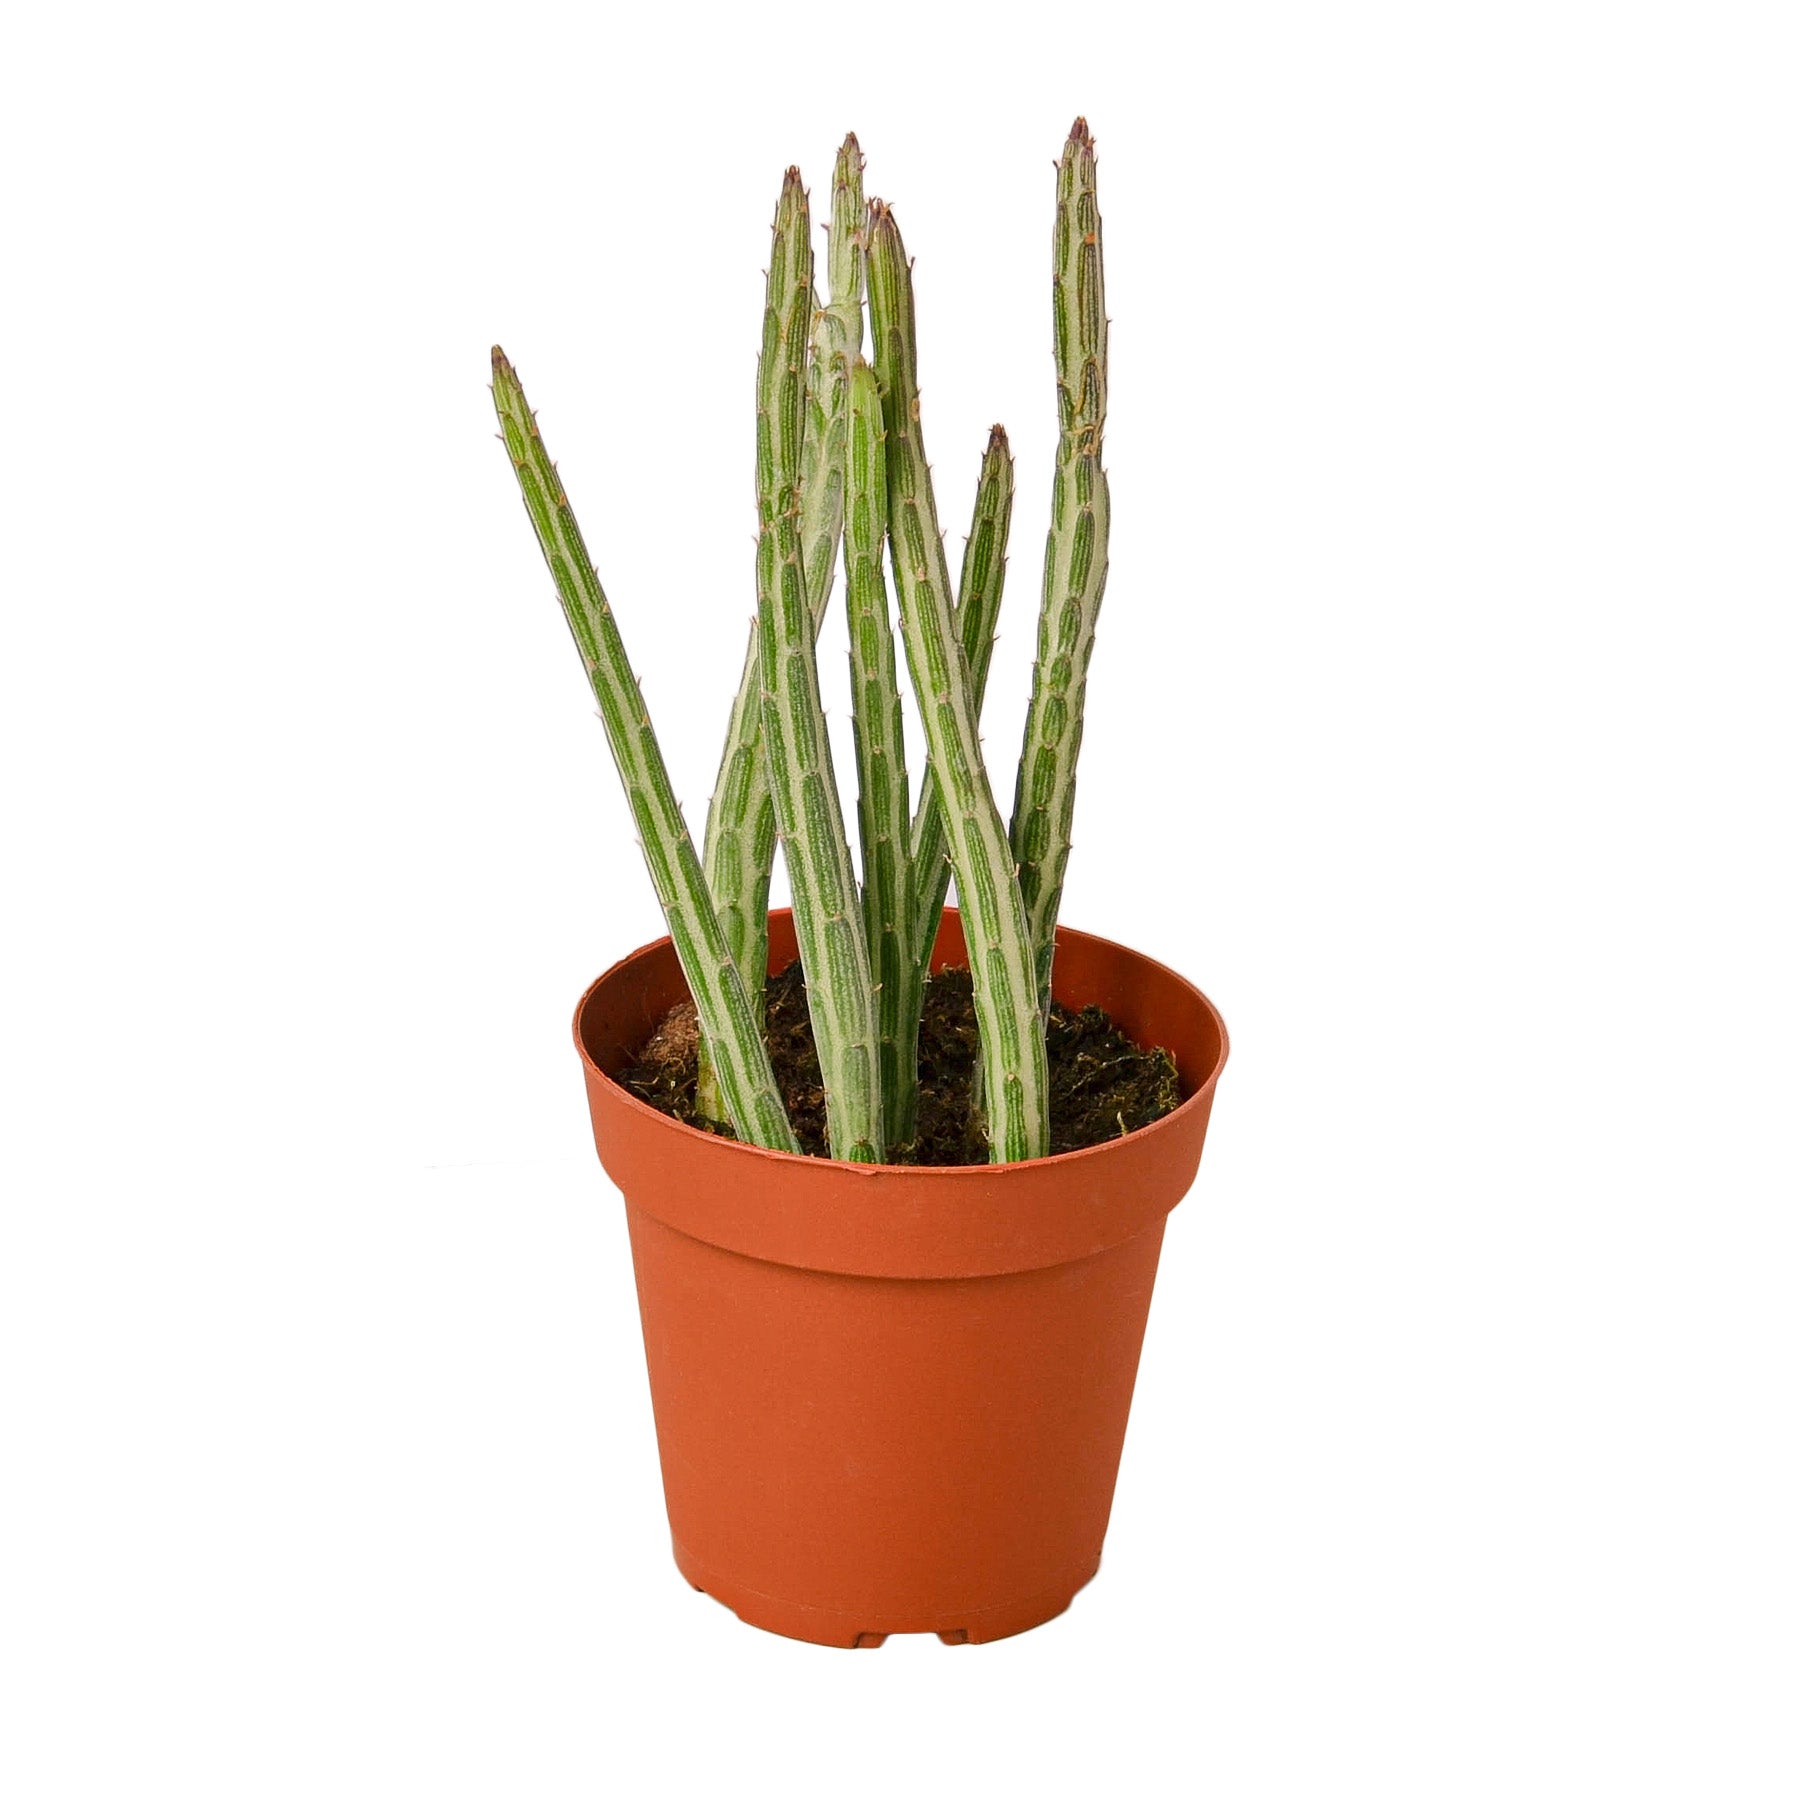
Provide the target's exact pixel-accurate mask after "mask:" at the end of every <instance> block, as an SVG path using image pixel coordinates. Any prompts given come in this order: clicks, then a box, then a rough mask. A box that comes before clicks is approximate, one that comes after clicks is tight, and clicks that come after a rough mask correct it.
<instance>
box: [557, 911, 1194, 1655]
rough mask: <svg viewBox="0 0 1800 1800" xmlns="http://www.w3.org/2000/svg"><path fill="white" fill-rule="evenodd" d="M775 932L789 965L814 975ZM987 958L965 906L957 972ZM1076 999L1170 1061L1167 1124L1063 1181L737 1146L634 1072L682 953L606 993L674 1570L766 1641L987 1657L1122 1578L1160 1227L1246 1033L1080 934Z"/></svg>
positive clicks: (942, 942)
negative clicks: (627, 1072)
mask: <svg viewBox="0 0 1800 1800" xmlns="http://www.w3.org/2000/svg"><path fill="white" fill-rule="evenodd" d="M794 954H795V950H794V932H793V925H792V922H791V919H790V917H789V915H788V913H787V912H785V911H780V912H775V913H772V914H771V915H770V928H769V955H770V966H771V969H772V970H773V969H779V968H782V967H784V966H785V965H786V964H787V963H788V962H789V961H790V960H791V959H792V958H793V956H794ZM965 960H966V957H965V953H964V949H963V938H962V929H961V925H960V923H959V921H958V919H957V916H956V913H955V912H954V911H953V910H946V912H945V914H944V919H943V927H942V930H941V931H940V933H939V936H938V942H937V948H936V951H935V954H934V957H933V965H934V967H943V966H945V965H949V964H956V963H960V962H963V961H965ZM1055 989H1056V995H1057V998H1058V999H1059V1000H1061V1001H1062V1002H1063V1003H1064V1004H1065V1005H1067V1006H1084V1005H1088V1004H1090V1003H1093V1004H1098V1005H1100V1006H1103V1007H1104V1008H1105V1009H1106V1010H1107V1012H1109V1013H1110V1014H1111V1015H1112V1016H1113V1018H1114V1019H1115V1020H1116V1021H1117V1022H1118V1023H1119V1024H1120V1025H1121V1026H1122V1027H1123V1028H1124V1030H1125V1031H1127V1032H1128V1033H1130V1035H1131V1036H1132V1037H1134V1038H1135V1039H1137V1040H1138V1041H1139V1042H1140V1043H1145V1044H1158V1045H1163V1046H1166V1047H1167V1048H1168V1049H1169V1050H1171V1051H1172V1052H1173V1053H1174V1056H1175V1059H1176V1062H1177V1064H1178V1066H1179V1068H1180V1070H1181V1078H1182V1087H1183V1091H1184V1093H1185V1095H1186V1098H1185V1100H1184V1101H1183V1103H1182V1105H1181V1106H1180V1107H1179V1108H1177V1110H1176V1111H1174V1112H1173V1113H1171V1114H1169V1115H1168V1116H1167V1117H1166V1118H1163V1119H1159V1120H1158V1121H1157V1122H1156V1123H1155V1124H1153V1125H1149V1126H1146V1127H1144V1128H1143V1129H1142V1130H1139V1131H1135V1132H1132V1133H1131V1134H1130V1135H1128V1136H1123V1137H1120V1138H1117V1139H1115V1140H1114V1141H1112V1142H1110V1143H1106V1144H1102V1145H1097V1146H1095V1147H1093V1148H1091V1149H1087V1150H1078V1151H1074V1152H1071V1153H1070V1154H1068V1155H1064V1156H1053V1157H1045V1158H1043V1159H1041V1160H1039V1161H1034V1162H1023V1163H1012V1164H1005V1165H1001V1166H997V1167H995V1166H984V1167H975V1168H960V1169H909V1168H885V1167H878V1168H869V1167H863V1166H859V1165H856V1164H851V1163H842V1162H830V1161H826V1160H824V1159H823V1158H817V1157H803V1156H789V1155H783V1154H781V1153H779V1152H775V1151H769V1150H760V1149H756V1148H754V1147H752V1146H749V1145H745V1144H739V1143H735V1142H733V1141H731V1140H730V1139H728V1138H721V1137H714V1136H712V1135H710V1134H708V1133H706V1132H702V1131H697V1130H695V1129H693V1128H692V1127H691V1126H687V1125H683V1124H681V1123H680V1122H679V1121H677V1120H675V1119H672V1118H669V1117H668V1116H667V1115H665V1114H663V1113H660V1112H658V1111H656V1110H655V1109H654V1108H653V1107H650V1106H647V1105H645V1104H644V1103H643V1102H642V1101H640V1100H638V1099H637V1098H636V1097H635V1096H633V1095H632V1094H630V1093H628V1092H627V1091H626V1089H625V1088H623V1087H622V1086H620V1085H619V1084H618V1082H617V1081H616V1080H614V1077H615V1076H616V1075H617V1074H618V1073H619V1072H620V1071H622V1070H623V1069H624V1068H625V1067H627V1066H628V1065H629V1064H630V1062H631V1061H632V1060H633V1058H634V1056H635V1055H636V1054H637V1052H638V1051H639V1050H640V1049H641V1048H642V1046H643V1044H644V1042H645V1040H646V1039H647V1037H648V1036H649V1034H650V1032H651V1030H652V1028H653V1027H654V1026H655V1024H656V1022H657V1021H658V1020H659V1019H660V1018H661V1017H662V1015H663V1014H664V1013H665V1012H666V1011H667V1010H668V1009H669V1007H671V1006H673V1005H674V1004H676V1003H677V1002H678V1001H681V1000H684V999H686V998H687V989H686V986H685V984H684V982H683V980H682V976H681V970H680V966H679V965H678V963H677V962H676V959H675V953H674V950H673V948H672V947H671V946H670V943H669V940H668V939H667V938H664V939H662V940H661V941H660V942H658V943H655V944H651V945H649V946H648V947H647V948H645V949H642V950H639V951H638V952H637V953H636V954H635V955H632V956H628V957H627V958H626V959H625V960H624V961H623V962H621V963H619V964H617V965H616V966H615V967H614V968H612V969H609V970H608V971H607V972H606V973H605V974H604V975H602V976H601V977H600V979H599V980H598V981H596V982H595V983H594V985H593V986H592V987H591V988H589V989H588V991H587V993H586V994H585V995H583V996H582V1000H581V1004H580V1006H579V1007H578V1008H577V1009H576V1013H575V1041H576V1045H577V1047H578V1049H579V1050H580V1052H581V1057H582V1061H583V1063H584V1064H585V1066H586V1071H587V1091H588V1103H589V1106H590V1108H591V1109H592V1112H593V1121H594V1143H595V1145H596V1147H597V1148H598V1150H599V1152H600V1160H601V1162H602V1163H603V1164H604V1165H605V1168H606V1172H607V1174H608V1175H610V1176H611V1177H612V1179H613V1180H614V1182H616V1183H617V1184H618V1186H619V1188H620V1190H621V1191H622V1192H623V1194H624V1196H625V1212H626V1218H627V1221H628V1223H629V1226H630V1231H631V1254H632V1261H633V1264H634V1267H635V1270H636V1275H637V1291H638V1304H639V1308H640V1310H641V1313H642V1319H643V1328H644V1351H645V1356H646V1358H647V1360H648V1362H649V1369H650V1396H651V1402H652V1405H653V1407H654V1410H655V1414H656V1435H657V1442H658V1446H659V1449H660V1451H661V1456H662V1474H663V1491H664V1495H665V1497H666V1499H667V1502H668V1509H669V1527H670V1532H671V1535H672V1537H673V1540H674V1551H675V1561H676V1564H677V1566H678V1567H679V1568H680V1570H681V1572H682V1574H683V1575H685V1576H686V1577H687V1579H688V1580H689V1581H690V1582H691V1583H692V1584H693V1585H694V1586H695V1587H697V1588H700V1589H702V1590H704V1591H705V1592H706V1593H708V1594H711V1595H713V1596H714V1597H715V1598H716V1599H718V1600H721V1601H723V1602H724V1603H725V1604H726V1605H727V1606H729V1607H730V1608H731V1609H732V1610H733V1611H734V1612H735V1613H737V1615H738V1616H739V1617H740V1618H741V1619H744V1620H745V1621H747V1622H748V1623H749V1624H752V1625H759V1626H761V1627H763V1628H764V1629H765V1630H768V1631H775V1632H780V1633H782V1634H783V1635H785V1636H787V1637H794V1638H803V1639H806V1640H807V1641H809V1642H812V1643H817V1644H834V1645H841V1646H845V1647H857V1646H871V1645H876V1644H879V1643H880V1642H881V1641H882V1640H883V1639H884V1638H885V1637H886V1636H887V1635H888V1633H890V1632H896V1631H934V1632H936V1633H937V1634H938V1636H939V1637H941V1638H942V1639H944V1641H945V1642H946V1643H959V1644H960V1643H982V1642H984V1641H986V1640H988V1639H992V1638H1001V1637H1007V1636H1010V1635H1011V1634H1012V1633H1014V1632H1019V1631H1025V1630H1027V1629H1029V1628H1030V1627H1031V1626H1034V1625H1040V1624H1042V1623H1043V1622H1044V1621H1045V1620H1047V1619H1051V1618H1054V1617H1055V1616H1056V1615H1057V1614H1058V1613H1060V1612H1062V1611H1063V1610H1064V1608H1066V1607H1067V1606H1068V1604H1069V1602H1070V1600H1071V1599H1073V1598H1074V1595H1075V1593H1076V1591H1077V1590H1078V1589H1079V1588H1081V1587H1082V1586H1083V1585H1084V1584H1085V1583H1086V1582H1087V1581H1089V1580H1090V1579H1091V1578H1092V1576H1093V1574H1094V1572H1095V1570H1096V1569H1097V1568H1098V1567H1099V1563H1100V1547H1101V1541H1102V1539H1103V1538H1104V1537H1105V1535H1106V1523H1107V1517H1108V1514H1109V1513H1110V1511H1111V1508H1112V1497H1113V1484H1114V1481H1115V1479H1116V1478H1117V1475H1118V1468H1119V1453H1120V1451H1121V1449H1122V1448H1123V1445H1124V1441H1125V1421H1126V1415H1127V1414H1128V1412H1129V1411H1130V1407H1131V1390H1132V1384H1133V1382H1134V1380H1135V1378H1136V1375H1137V1364H1138V1353H1139V1351H1140V1349H1141V1347H1142V1345H1143V1339H1144V1323H1145V1320H1146V1318H1147V1316H1148V1314H1149V1309H1150V1290H1151V1285H1152V1283H1153V1282H1154V1280H1155V1278H1156V1264H1157V1257H1158V1254H1159V1252H1160V1250H1161V1248H1162V1236H1163V1222H1164V1220H1165V1218H1166V1217H1167V1215H1168V1213H1169V1211H1170V1209H1171V1208H1173V1207H1174V1206H1175V1204H1176V1203H1177V1202H1178V1201H1179V1200H1180V1199H1181V1197H1182V1195H1183V1194H1185V1193H1186V1192H1187V1190H1188V1187H1189V1185H1190V1184H1191V1183H1192V1181H1193V1179H1194V1174H1195V1171H1196V1169H1197V1168H1198V1166H1199V1162H1200V1150H1201V1145H1202V1143H1203V1142H1204V1140H1205V1136H1206V1125H1207V1118H1208V1115H1209V1114H1210V1112H1211V1110H1212V1098H1213V1087H1214V1084H1215V1083H1216V1082H1217V1080H1218V1077H1219V1071H1220V1070H1221V1069H1222V1068H1223V1067H1224V1064H1225V1056H1226V1037H1225V1025H1224V1021H1223V1020H1221V1019H1220V1017H1219V1015H1218V1013H1217V1012H1216V1011H1215V1010H1214V1008H1213V1006H1212V1004H1211V1002H1210V1001H1208V1000H1207V999H1206V997H1205V996H1204V995H1203V994H1202V993H1200V992H1199V990H1198V989H1197V988H1194V987H1192V986H1190V985H1189V984H1188V983H1187V982H1185V981H1183V980H1182V979H1181V977H1180V976H1178V975H1176V974H1174V973H1173V972H1172V971H1170V970H1168V969H1166V968H1164V967H1162V966H1161V964H1159V963H1154V962H1152V961H1150V960H1149V959H1148V958H1147V957H1143V956H1138V955H1136V954H1134V953H1133V952H1132V951H1130V950H1126V949H1124V948H1122V947H1121V946H1119V945H1117V944H1111V943H1108V942H1107V941H1106V940H1105V939H1103V938H1097V937H1089V936H1087V935H1085V934H1084V933H1082V932H1078V931H1067V930H1061V929H1059V930H1058V932H1057V952H1056V973H1055Z"/></svg>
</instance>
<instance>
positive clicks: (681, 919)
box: [494, 345, 800, 1151]
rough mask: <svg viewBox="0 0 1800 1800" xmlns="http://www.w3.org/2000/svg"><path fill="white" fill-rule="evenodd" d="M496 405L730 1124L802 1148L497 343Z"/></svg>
mask: <svg viewBox="0 0 1800 1800" xmlns="http://www.w3.org/2000/svg"><path fill="white" fill-rule="evenodd" d="M494 410H495V412H496V413H497V414H498V416H499V420H500V431H501V436H502V438H503V439H504V441H505V443H506V450H507V455H508V456H509V457H510V458H511V459H512V465H513V472H514V473H515V474H516V475H517V477H518V480H519V492H520V493H521V495H523V497H524V501H525V511H526V513H527V514H528V515H529V516H530V519H531V524H532V529H533V530H534V531H535V532H536V533H537V540H538V545H539V547H540V548H541V549H542V551H543V553H544V561H545V562H546V563H548V564H549V567H550V574H551V578H552V580H553V581H554V582H555V583H556V593H557V598H558V599H559V600H560V601H561V602H562V609H563V616H564V617H565V618H566V619H567V620H568V623H569V631H570V634H571V635H572V636H573V637H574V639H575V647H576V649H577V650H579V651H580V653H581V661H582V666H583V668H585V669H586V671H587V677H588V681H589V683H590V684H591V685H592V687H593V690H594V698H595V699H596V700H597V701H598V702H599V704H600V719H601V722H602V724H603V725H604V726H605V728H606V741H607V744H608V745H609V746H610V748H611V750H612V755H613V761H614V763H615V764H616V765H617V766H618V771H619V779H620V780H621V781H622V782H623V783H624V786H625V796H626V799H627V800H628V801H629V802H630V805H631V812H632V817H633V818H634V819H635V820H636V821H637V829H638V838H639V841H640V843H641V844H642V846H643V852H644V861H645V863H646V864H648V866H649V869H650V879H651V880H652V881H653V882H654V883H655V885H656V897H657V899H658V900H660V901H661V902H662V909H663V917H664V918H665V919H667V920H668V923H669V936H670V937H671V938H672V939H673V940H674V944H675V954H676V956H677V957H678V958H679V959H680V961H681V972H682V974H683V975H685V976H686V977H687V984H688V992H689V993H690V994H692V995H693V998H694V1007H695V1011H696V1012H697V1013H698V1014H699V1021H700V1030H701V1033H702V1035H703V1037H704V1039H705V1042H706V1044H707V1047H708V1050H709V1051H710V1053H711V1056H712V1061H713V1068H714V1070H715V1072H716V1074H717V1077H718V1081H719V1086H720V1089H721V1091H722V1093H723V1096H724V1100H725V1105H726V1107H727V1108H728V1110H729V1112H730V1115H731V1123H732V1125H733V1127H734V1128H735V1129H736V1131H737V1134H738V1136H739V1137H740V1138H742V1139H744V1140H745V1142H747V1143H752V1144H760V1145H762V1146H763V1147H764V1148H765V1149H769V1150H792V1151H797V1150H798V1149H799V1148H800V1146H799V1144H798V1143H797V1142H796V1141H795V1138H794V1132H793V1127H792V1126H791V1125H790V1124H789V1123H788V1117H787V1112H786V1110H785V1109H784V1108H783V1106H782V1104H781V1095H780V1093H779V1091H778V1090H777V1088H776V1086H775V1077H774V1074H773V1072H772V1070H771V1069H770V1067H769V1055H768V1051H767V1049H766V1048H765V1047H764V1043H763V1032H762V1020H761V1018H760V1017H759V1016H758V1010H759V1009H757V1008H756V1007H755V1006H753V1004H752V1002H751V999H750V996H749V994H748V992H747V991H746V989H745V986H744V983H743V980H742V978H741V977H740V975H739V973H738V968H737V965H736V963H735V962H734V961H733V960H732V957H731V954H730V951H729V950H728V948H727V946H726V942H725V934H724V930H723V928H722V927H721V925H720V923H719V918H718V914H717V913H716V912H715V911H714V909H713V904H712V896H711V894H710V893H709V891H708V889H707V885H706V880H705V877H704V875H703V874H702V872H701V868H700V859H699V857H698V856H696V855H695V853H694V845H693V840H692V839H691V838H690V837H689V836H688V830H687V825H686V823H685V822H684V821H683V819H682V817H681V808H680V806H679V805H678V804H677V803H676V800H675V790H674V788H673V787H672V786H671V784H670V782H669V772H668V769H667V767H666V766H665V765H664V763H663V758H662V751H661V749H660V748H659V747H658V745H657V741H656V733H655V731H654V730H653V729H652V728H651V724H650V715H649V714H648V712H646V711H645V709H644V698H643V695H642V694H641V693H640V692H639V691H638V685H637V680H636V678H635V677H634V676H633V674H632V672H631V664H630V662H629V661H628V660H627V658H626V655H625V642H624V639H623V638H622V637H621V636H620V635H619V628H618V625H617V624H616V623H615V621H614V619H613V614H612V608H611V606H610V605H609V604H608V603H607V599H606V594H605V592H604V591H603V590H602V588H601V586H600V578H599V577H598V576H597V575H596V574H595V573H594V565H593V563H592V561H591V560H590V558H589V556H588V553H587V546H586V544H585V543H584V542H583V541H582V536H581V528H580V526H579V525H577V524H576V522H575V514H574V512H573V511H572V510H571V509H570V506H569V500H568V496H567V495H566V494H565V493H564V492H563V485H562V480H561V477H560V476H558V474H557V473H556V467H555V465H554V464H553V463H552V462H551V460H550V453H549V451H548V450H547V449H545V447H544V440H543V439H542V437H541V436H539V434H538V428H537V421H536V419H535V418H533V416H532V412H531V408H530V406H529V404H528V403H527V402H526V399H525V390H524V389H523V388H522V387H521V386H520V385H519V378H518V376H517V375H516V374H515V373H514V371H513V367H512V365H511V364H510V363H509V362H508V361H507V360H506V357H505V354H504V353H503V352H502V351H501V349H500V347H499V346H498V345H495V347H494Z"/></svg>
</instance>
